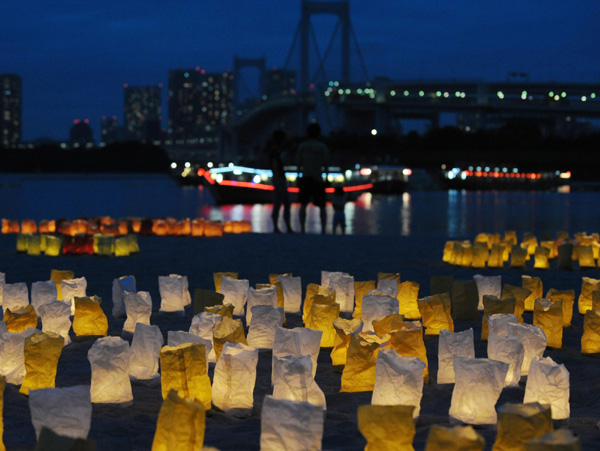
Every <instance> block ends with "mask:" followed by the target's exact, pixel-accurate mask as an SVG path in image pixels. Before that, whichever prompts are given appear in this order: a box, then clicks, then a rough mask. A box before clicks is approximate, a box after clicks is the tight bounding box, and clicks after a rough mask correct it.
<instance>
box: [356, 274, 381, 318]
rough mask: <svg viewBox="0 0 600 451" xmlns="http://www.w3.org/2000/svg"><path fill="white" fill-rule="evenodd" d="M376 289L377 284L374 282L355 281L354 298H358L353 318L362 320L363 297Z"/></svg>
mask: <svg viewBox="0 0 600 451" xmlns="http://www.w3.org/2000/svg"><path fill="white" fill-rule="evenodd" d="M375 288H376V284H375V281H374V280H364V281H354V296H355V298H356V303H355V305H354V312H353V313H352V317H353V318H358V319H360V318H361V316H362V300H363V297H364V296H365V295H366V294H367V293H369V291H371V290H374V289H375Z"/></svg>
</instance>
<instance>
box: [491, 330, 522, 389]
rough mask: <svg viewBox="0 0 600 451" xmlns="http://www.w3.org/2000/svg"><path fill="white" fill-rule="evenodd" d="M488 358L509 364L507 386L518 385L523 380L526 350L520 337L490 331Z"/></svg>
mask: <svg viewBox="0 0 600 451" xmlns="http://www.w3.org/2000/svg"><path fill="white" fill-rule="evenodd" d="M487 354H488V358H490V359H492V360H498V361H500V362H504V363H507V364H508V371H507V372H506V379H505V386H507V387H518V386H519V381H520V380H521V368H522V366H523V359H524V358H525V350H524V348H523V345H522V344H521V340H519V338H518V337H514V336H510V337H505V336H502V335H497V334H495V333H492V332H490V334H489V340H488V347H487Z"/></svg>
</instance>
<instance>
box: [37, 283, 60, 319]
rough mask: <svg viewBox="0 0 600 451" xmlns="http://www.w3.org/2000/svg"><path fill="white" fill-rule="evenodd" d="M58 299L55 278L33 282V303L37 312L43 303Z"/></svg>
mask: <svg viewBox="0 0 600 451" xmlns="http://www.w3.org/2000/svg"><path fill="white" fill-rule="evenodd" d="M57 299H58V292H57V290H56V282H54V281H53V280H48V281H43V282H33V283H32V284H31V305H32V306H33V308H35V311H36V312H37V311H39V308H40V307H41V306H42V305H44V304H47V303H49V302H52V301H56V300H57ZM38 314H39V313H38Z"/></svg>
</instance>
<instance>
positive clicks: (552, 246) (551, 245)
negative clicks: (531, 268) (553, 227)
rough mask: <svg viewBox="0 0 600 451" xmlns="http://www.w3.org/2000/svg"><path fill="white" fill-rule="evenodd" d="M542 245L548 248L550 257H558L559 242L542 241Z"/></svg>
mask: <svg viewBox="0 0 600 451" xmlns="http://www.w3.org/2000/svg"><path fill="white" fill-rule="evenodd" d="M540 246H543V247H545V248H546V249H548V258H550V259H553V258H557V257H558V243H557V242H556V241H542V242H540ZM536 252H537V249H536Z"/></svg>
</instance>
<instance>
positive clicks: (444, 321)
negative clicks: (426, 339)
mask: <svg viewBox="0 0 600 451" xmlns="http://www.w3.org/2000/svg"><path fill="white" fill-rule="evenodd" d="M418 304H419V311H420V312H421V316H422V317H423V326H425V335H439V334H440V330H442V329H446V330H449V331H450V332H454V321H452V315H451V314H450V312H451V308H452V303H451V301H450V296H449V294H448V293H442V294H434V295H433V296H428V297H425V298H423V299H419V301H418Z"/></svg>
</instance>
